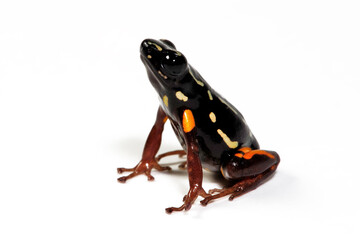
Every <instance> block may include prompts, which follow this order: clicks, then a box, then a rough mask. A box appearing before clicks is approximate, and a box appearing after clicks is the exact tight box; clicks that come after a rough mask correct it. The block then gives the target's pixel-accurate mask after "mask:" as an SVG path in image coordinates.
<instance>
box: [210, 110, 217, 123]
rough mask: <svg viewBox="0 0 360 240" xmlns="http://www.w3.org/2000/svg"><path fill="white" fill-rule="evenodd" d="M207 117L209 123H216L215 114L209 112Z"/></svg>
mask: <svg viewBox="0 0 360 240" xmlns="http://www.w3.org/2000/svg"><path fill="white" fill-rule="evenodd" d="M209 117H210V119H211V121H212V122H213V123H214V122H216V116H215V114H214V113H213V112H211V113H210V114H209Z"/></svg>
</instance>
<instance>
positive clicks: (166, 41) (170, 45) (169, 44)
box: [160, 39, 176, 49]
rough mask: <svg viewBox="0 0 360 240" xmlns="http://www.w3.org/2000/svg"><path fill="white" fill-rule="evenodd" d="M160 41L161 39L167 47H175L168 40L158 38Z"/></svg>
mask: <svg viewBox="0 0 360 240" xmlns="http://www.w3.org/2000/svg"><path fill="white" fill-rule="evenodd" d="M160 41H162V42H163V43H165V44H166V45H168V46H169V47H171V48H173V49H176V47H175V45H174V44H173V43H172V42H170V41H169V40H166V39H160Z"/></svg>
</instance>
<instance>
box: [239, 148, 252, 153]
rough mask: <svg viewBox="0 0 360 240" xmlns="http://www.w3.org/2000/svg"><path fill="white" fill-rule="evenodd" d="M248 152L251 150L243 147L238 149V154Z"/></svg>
mask: <svg viewBox="0 0 360 240" xmlns="http://www.w3.org/2000/svg"><path fill="white" fill-rule="evenodd" d="M250 151H251V148H249V147H243V148H239V149H238V152H243V153H247V152H250Z"/></svg>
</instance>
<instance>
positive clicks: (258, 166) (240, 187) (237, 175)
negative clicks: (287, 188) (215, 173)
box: [201, 148, 280, 206]
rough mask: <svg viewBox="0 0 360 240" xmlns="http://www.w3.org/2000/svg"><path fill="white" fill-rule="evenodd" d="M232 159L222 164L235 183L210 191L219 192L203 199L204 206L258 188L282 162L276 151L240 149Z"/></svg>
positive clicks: (228, 176) (228, 177) (222, 167)
mask: <svg viewBox="0 0 360 240" xmlns="http://www.w3.org/2000/svg"><path fill="white" fill-rule="evenodd" d="M239 150H241V151H239V153H236V154H235V155H234V156H233V158H232V159H230V160H229V161H227V162H225V163H224V164H223V165H222V166H221V172H222V174H223V175H224V177H225V178H226V179H228V180H232V181H233V182H235V184H234V185H232V186H231V187H228V188H223V189H212V190H210V191H209V193H211V194H213V193H217V194H214V195H211V196H210V197H206V198H205V199H204V200H202V201H201V204H203V205H204V206H205V205H207V204H208V203H209V202H210V201H212V200H214V199H217V198H220V197H224V196H226V195H230V197H229V200H232V199H234V198H235V197H238V196H240V195H242V194H244V193H247V192H249V191H251V190H253V189H255V188H257V187H258V186H259V185H260V184H261V183H263V182H264V181H265V180H267V179H268V178H269V177H270V176H271V175H272V174H273V173H274V172H275V170H276V168H277V166H278V165H279V162H280V157H279V155H278V154H277V153H276V152H274V151H264V150H251V149H250V148H243V149H239Z"/></svg>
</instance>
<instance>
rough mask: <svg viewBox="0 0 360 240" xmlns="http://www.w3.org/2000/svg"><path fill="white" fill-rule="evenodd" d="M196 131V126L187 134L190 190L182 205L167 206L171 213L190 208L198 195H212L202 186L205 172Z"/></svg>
mask: <svg viewBox="0 0 360 240" xmlns="http://www.w3.org/2000/svg"><path fill="white" fill-rule="evenodd" d="M195 131H196V128H195V129H193V130H191V131H190V132H187V133H186V134H185V138H186V146H187V166H188V168H187V170H188V175H189V184H190V189H189V192H188V193H187V195H186V196H185V197H184V199H183V202H184V203H183V204H182V205H181V206H180V207H169V208H166V209H165V211H166V213H169V214H170V213H172V212H174V211H182V210H189V209H190V208H191V206H192V204H193V203H194V202H195V200H196V199H197V197H198V196H201V197H204V198H206V197H210V196H211V195H210V194H207V193H206V192H205V190H204V189H203V188H202V180H203V172H202V166H201V162H200V159H199V146H198V144H197V141H196V134H195Z"/></svg>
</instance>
